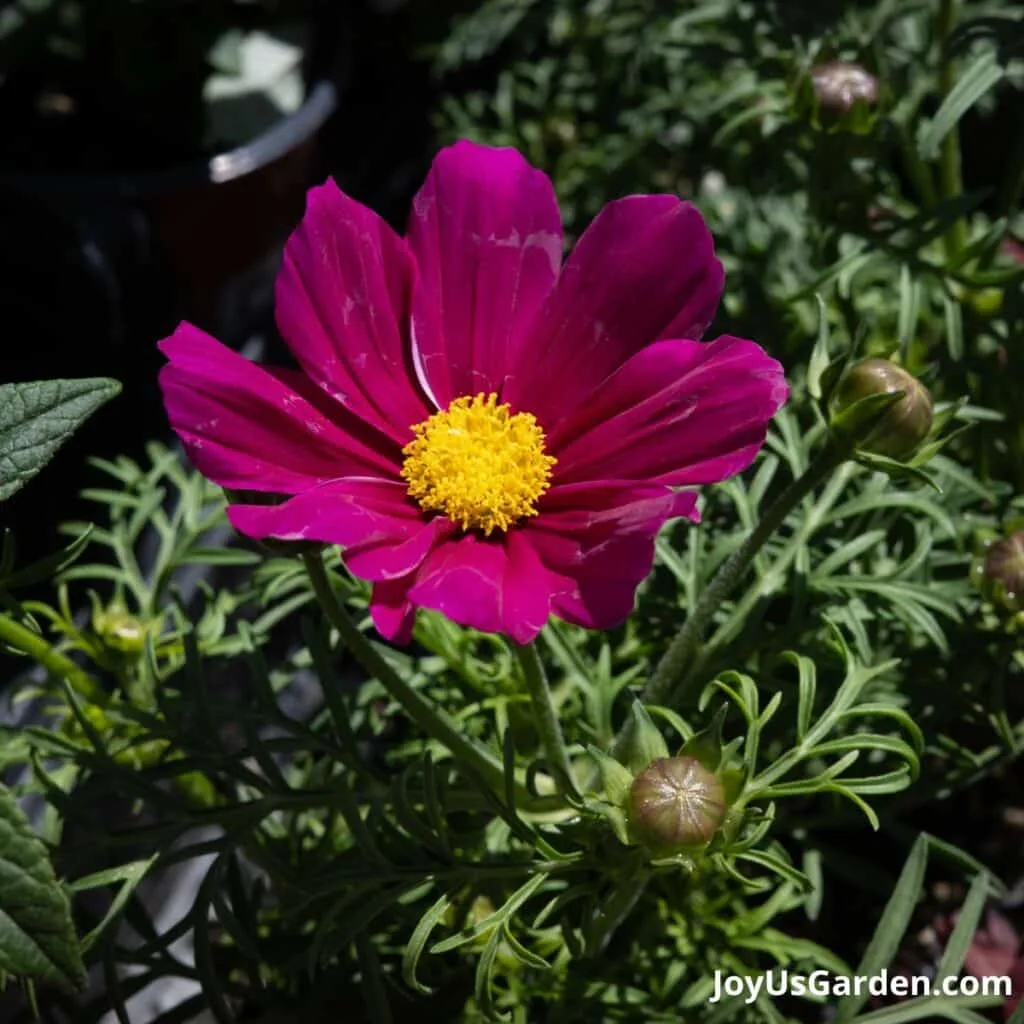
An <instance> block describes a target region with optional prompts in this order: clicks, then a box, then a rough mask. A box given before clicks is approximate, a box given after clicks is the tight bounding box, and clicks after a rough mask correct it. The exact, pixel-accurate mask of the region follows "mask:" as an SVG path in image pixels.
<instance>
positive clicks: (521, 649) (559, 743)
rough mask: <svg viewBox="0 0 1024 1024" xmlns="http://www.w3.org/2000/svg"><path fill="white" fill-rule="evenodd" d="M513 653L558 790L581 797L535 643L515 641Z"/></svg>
mask: <svg viewBox="0 0 1024 1024" xmlns="http://www.w3.org/2000/svg"><path fill="white" fill-rule="evenodd" d="M512 650H513V653H514V654H515V656H516V659H517V660H518V662H519V667H520V668H521V669H522V670H523V681H524V682H525V683H526V689H527V691H528V692H529V694H530V703H531V704H532V706H533V715H534V718H535V720H536V725H537V731H538V732H539V733H540V742H541V746H542V747H543V749H544V756H545V758H546V759H547V762H548V768H549V770H550V772H551V774H552V777H553V778H554V780H555V782H556V783H557V785H558V789H559V792H560V793H562V794H565V795H568V796H574V797H575V796H579V789H578V788H577V785H576V777H575V776H574V774H573V770H572V762H570V760H569V754H568V751H567V750H566V747H565V738H564V737H563V736H562V727H561V726H560V725H559V723H558V711H557V710H556V708H555V703H554V701H553V700H552V698H551V687H550V686H549V685H548V679H547V674H546V673H545V671H544V665H543V663H542V662H541V660H540V654H539V653H538V651H537V648H536V645H535V644H532V643H529V644H515V643H514V644H512Z"/></svg>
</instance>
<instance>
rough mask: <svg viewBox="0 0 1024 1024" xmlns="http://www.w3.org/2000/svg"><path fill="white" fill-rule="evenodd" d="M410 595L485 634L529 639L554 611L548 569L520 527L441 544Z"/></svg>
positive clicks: (541, 627)
mask: <svg viewBox="0 0 1024 1024" xmlns="http://www.w3.org/2000/svg"><path fill="white" fill-rule="evenodd" d="M408 596H409V600H410V601H412V602H413V603H414V604H416V605H419V606H420V607H422V608H432V609H434V610H435V611H439V612H441V613H442V614H444V615H447V616H448V618H450V619H452V620H453V621H454V622H458V623H460V624H461V625H463V626H469V627H470V628H472V629H478V630H481V631H482V632H485V633H504V634H506V635H507V636H510V637H511V638H512V639H513V640H515V641H516V643H520V644H524V643H529V641H531V640H532V639H533V638H534V637H535V636H536V635H537V634H538V633H539V632H540V631H541V629H543V627H544V624H545V623H546V622H547V620H548V615H549V614H550V610H551V585H550V580H549V574H548V572H547V570H546V569H545V568H544V566H543V565H542V564H541V561H540V559H539V558H538V557H537V555H536V553H535V552H534V550H533V548H532V547H531V545H530V542H529V541H528V540H527V539H526V537H525V536H524V535H523V533H522V532H521V531H517V530H512V531H510V532H509V533H507V534H505V536H504V537H503V538H502V539H501V540H494V541H492V540H484V539H481V538H479V537H477V536H475V535H474V534H466V535H464V536H462V537H460V538H459V539H458V540H454V541H451V542H449V543H446V544H442V545H440V546H439V547H438V548H437V549H435V550H434V551H433V553H432V554H430V555H429V556H428V557H427V559H426V561H424V563H423V565H422V566H421V567H420V569H419V571H418V572H417V574H416V583H415V585H414V586H413V587H412V588H411V589H410V590H409V595H408Z"/></svg>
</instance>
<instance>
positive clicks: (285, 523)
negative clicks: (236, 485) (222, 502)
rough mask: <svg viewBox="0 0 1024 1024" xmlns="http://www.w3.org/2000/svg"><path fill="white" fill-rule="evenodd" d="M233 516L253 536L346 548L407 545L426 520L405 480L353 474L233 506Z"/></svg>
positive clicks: (230, 510) (241, 529)
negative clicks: (284, 496)
mask: <svg viewBox="0 0 1024 1024" xmlns="http://www.w3.org/2000/svg"><path fill="white" fill-rule="evenodd" d="M228 519H229V520H230V521H231V525H232V526H234V528H235V529H236V530H238V531H239V533H244V534H245V535H246V536H248V537H256V538H263V537H273V538H274V539H276V540H305V541H318V542H320V543H322V544H340V545H342V546H345V547H347V546H348V545H357V544H358V545H367V544H402V543H404V542H405V541H407V540H409V539H410V538H411V537H412V536H413V535H414V534H416V533H417V532H418V531H419V529H420V528H421V526H422V525H423V523H422V518H421V516H420V513H419V510H418V509H417V508H416V507H415V506H413V505H411V504H410V503H409V502H407V501H406V498H405V485H404V484H401V483H398V482H395V481H391V480H370V479H353V478H345V479H340V480H331V481H330V482H328V483H325V484H322V485H320V486H319V487H313V488H310V489H309V490H305V491H302V492H301V493H300V494H297V495H296V496H295V497H294V498H289V499H288V500H287V501H285V502H282V503H281V504H280V505H231V506H229V507H228ZM407 571H408V570H407Z"/></svg>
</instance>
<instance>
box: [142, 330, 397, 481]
mask: <svg viewBox="0 0 1024 1024" xmlns="http://www.w3.org/2000/svg"><path fill="white" fill-rule="evenodd" d="M160 350H161V351H162V352H163V354H164V355H165V356H167V358H168V359H169V360H170V362H169V363H168V364H167V365H166V366H164V367H163V368H162V369H161V371H160V386H161V389H162V390H163V394H164V404H165V406H166V408H167V415H168V417H169V419H170V421H171V426H172V427H173V428H174V430H175V432H176V433H177V434H178V436H179V437H180V438H181V440H182V442H183V443H184V445H185V449H186V451H187V452H188V455H189V458H190V459H191V460H192V462H193V464H194V465H195V466H196V467H197V468H198V469H199V471H200V472H201V473H202V474H203V475H204V476H206V477H207V478H209V479H210V480H212V481H213V482H214V483H216V484H219V485H220V486H222V487H229V488H233V489H237V490H250V491H270V492H275V493H280V494H294V493H297V492H298V491H302V490H306V489H308V488H310V487H313V486H316V485H317V484H319V483H323V482H324V481H326V480H330V479H333V478H334V477H338V476H344V475H346V474H352V475H359V476H364V475H372V476H390V477H392V478H396V479H397V476H398V472H399V465H398V463H397V461H396V454H397V452H396V451H394V450H392V451H388V450H387V446H386V444H384V443H382V442H383V440H384V439H383V438H380V437H379V436H374V435H372V433H371V432H370V431H368V430H366V429H365V428H362V433H363V434H365V435H366V436H365V437H361V436H358V435H354V434H353V433H351V432H349V431H347V430H345V429H344V428H343V427H341V426H339V425H338V424H337V423H335V422H334V421H332V420H331V419H329V418H328V417H327V416H325V415H324V414H323V413H322V412H321V411H320V410H319V409H317V408H315V407H314V406H313V405H311V404H310V403H309V402H308V401H307V400H306V399H305V398H303V397H302V396H301V395H300V394H298V393H297V392H296V391H295V390H294V389H293V388H291V387H288V386H287V385H286V384H284V383H283V382H282V381H281V380H279V379H277V378H276V377H275V376H274V375H273V374H271V373H268V372H267V371H266V370H264V369H262V368H261V367H259V366H257V365H256V364H255V363H252V362H250V361H249V360H248V359H245V358H244V357H243V356H241V355H239V354H238V353H237V352H234V351H232V350H231V349H229V348H227V347H226V346H224V345H222V344H221V343H220V342H219V341H216V340H214V339H213V338H211V337H210V336H209V335H208V334H206V333H204V332H203V331H201V330H199V329H198V328H197V327H193V326H192V325H191V324H188V323H183V324H181V325H180V326H179V327H178V329H177V330H176V331H175V332H174V334H173V335H171V336H170V337H169V338H165V339H164V340H163V341H162V342H161V343H160ZM357 426H361V425H358V424H357Z"/></svg>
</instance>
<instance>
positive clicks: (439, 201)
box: [408, 142, 562, 408]
mask: <svg viewBox="0 0 1024 1024" xmlns="http://www.w3.org/2000/svg"><path fill="white" fill-rule="evenodd" d="M408 240H409V247H410V249H411V250H412V252H413V254H414V255H415V257H416V263H417V267H418V271H419V280H418V282H417V286H416V288H415V290H414V297H413V334H414V344H415V351H416V359H417V366H418V369H419V371H420V374H421V381H422V383H423V386H424V388H425V389H426V390H428V391H429V392H430V393H431V394H432V395H433V397H434V399H435V401H436V403H437V405H438V407H439V408H446V407H447V406H448V404H449V403H450V402H451V400H452V399H453V398H457V397H459V396H461V395H475V394H478V393H480V392H485V393H486V392H491V391H495V392H499V393H500V392H501V389H502V386H503V383H504V381H505V378H506V376H507V375H508V373H509V367H510V366H511V365H513V364H514V363H515V362H516V361H517V360H518V356H519V354H520V353H521V352H522V350H523V348H524V346H525V345H526V344H527V342H528V341H529V337H530V334H529V332H530V328H531V325H532V322H533V318H534V314H535V313H536V311H537V309H538V307H539V306H540V305H541V303H542V302H543V301H544V299H545V298H547V296H548V294H549V293H550V291H551V289H552V287H553V286H554V283H555V278H556V277H557V274H558V268H559V265H560V264H561V260H562V225H561V219H560V216H559V211H558V202H557V200H556V199H555V193H554V189H553V188H552V186H551V182H550V181H549V180H548V178H547V177H546V176H545V175H544V174H543V173H541V172H540V171H537V170H534V169H533V168H532V167H531V166H530V165H529V164H528V163H527V162H526V160H525V159H524V158H523V157H522V156H521V155H520V154H519V153H517V152H516V151H515V150H514V149H491V148H488V147H485V146H478V145H475V144H474V143H472V142H459V143H457V144H456V145H454V146H451V147H450V148H448V149H445V150H442V151H441V152H440V153H439V154H438V156H437V157H436V159H435V160H434V164H433V167H432V168H431V170H430V174H429V175H428V176H427V180H426V182H425V183H424V185H423V187H422V188H421V189H420V191H419V194H418V195H417V196H416V198H415V200H414V201H413V209H412V216H411V217H410V220H409V232H408Z"/></svg>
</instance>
